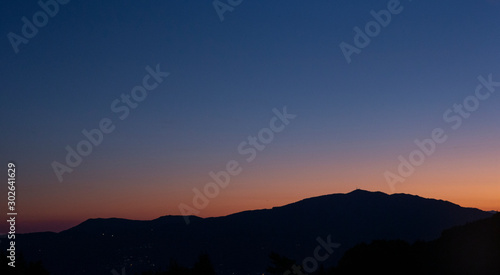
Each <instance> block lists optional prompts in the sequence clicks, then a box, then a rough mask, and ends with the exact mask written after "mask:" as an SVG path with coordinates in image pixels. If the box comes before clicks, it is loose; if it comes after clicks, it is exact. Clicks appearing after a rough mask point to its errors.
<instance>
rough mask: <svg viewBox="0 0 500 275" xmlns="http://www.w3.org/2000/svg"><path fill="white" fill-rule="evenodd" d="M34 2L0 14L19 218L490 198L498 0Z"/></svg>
mask: <svg viewBox="0 0 500 275" xmlns="http://www.w3.org/2000/svg"><path fill="white" fill-rule="evenodd" d="M43 1H44V0H42V3H43ZM46 2H47V3H49V2H50V3H52V6H50V5H48V7H45V9H48V10H49V12H50V13H52V15H49V16H47V15H44V13H43V8H42V7H41V6H40V5H39V4H38V3H37V1H21V2H19V1H8V2H6V3H4V5H3V8H2V10H1V11H0V13H1V16H0V22H1V24H0V30H1V33H2V34H3V38H2V40H1V42H0V52H1V54H0V56H1V58H0V79H1V82H2V92H1V93H0V104H1V106H0V125H1V131H0V141H1V142H0V156H1V159H2V162H1V163H2V165H3V166H4V168H3V169H5V170H7V164H8V163H9V162H13V163H14V164H15V165H16V211H17V213H18V215H17V220H18V222H17V223H18V225H17V230H18V232H34V231H61V230H64V229H67V228H69V227H71V226H74V225H77V224H78V223H81V222H83V221H84V220H86V219H89V218H98V217H101V218H109V217H119V218H127V219H139V220H149V219H154V218H157V217H160V216H164V215H181V214H183V213H187V212H189V211H191V213H192V214H196V215H197V216H200V217H213V216H221V215H228V214H231V213H235V212H239V211H243V210H249V209H263V208H271V207H273V206H280V205H284V204H288V203H291V202H295V201H298V200H301V199H304V198H308V197H313V196H319V195H324V194H331V193H347V192H350V191H352V190H354V189H357V188H360V189H365V190H371V191H382V192H385V193H388V194H392V193H408V194H414V195H419V196H422V197H428V198H436V199H443V200H448V201H451V202H453V203H456V204H459V205H461V206H464V207H475V208H479V209H483V210H497V211H500V200H499V198H500V180H499V178H500V169H499V168H500V121H499V118H500V110H499V109H498V106H499V104H500V94H499V93H498V92H496V93H495V90H500V84H498V83H497V84H495V83H496V82H500V67H499V64H500V48H499V47H498V45H499V44H500V32H499V29H500V17H498V14H499V12H500V1H496V0H481V1H451V0H446V1H410V0H402V1H400V2H399V1H395V0H390V1H385V0H384V1H379V0H377V1H368V0H364V1H348V0H339V1H315V2H310V1H298V0H296V1H286V2H285V1H272V2H269V1H236V0H233V1H227V2H226V1H224V0H220V1H219V2H217V1H216V2H211V1H193V0H192V1H140V2H138V1H130V0H128V1H105V2H98V1H75V0H73V1H69V2H67V3H65V2H64V1H62V0H60V2H57V8H55V5H54V3H56V2H51V1H46ZM63 3H65V4H63ZM214 3H215V5H214ZM231 4H232V6H231ZM372 11H373V12H372ZM374 14H375V17H378V19H379V20H381V21H380V22H381V23H376V22H377V21H376V19H375V17H374ZM377 14H378V15H377ZM387 14H390V19H389V18H388V17H387V16H386V15H387ZM44 16H45V17H44ZM384 16H385V17H384ZM23 18H25V20H23ZM34 20H35V21H37V22H38V23H37V24H38V27H37V26H35V25H32V26H31V27H33V26H34V27H35V28H36V29H37V31H36V33H35V34H33V29H30V26H29V25H30V24H33V21H34ZM44 20H45V21H44ZM26 21H29V22H28V23H26ZM25 25H26V26H25ZM383 25H385V26H383ZM367 26H368V30H367V29H366V27H367ZM357 28H359V31H360V32H362V34H359V32H356V29H357ZM30 31H31V32H30ZM23 32H24V34H23ZM367 32H368V33H370V34H371V36H368V34H367ZM28 36H30V37H28ZM13 37H15V39H14V38H13ZM363 37H364V38H365V39H364V40H363ZM342 45H344V46H343V47H342ZM346 45H348V46H346ZM344 52H346V53H347V54H344ZM167 73H168V74H167ZM481 77H482V78H481ZM144 79H146V81H144ZM480 79H482V80H483V82H481V80H480ZM485 83H486V84H485ZM487 83H490V84H489V85H487ZM146 86H148V87H149V88H148V90H146V89H145V88H144V87H146ZM152 87H154V88H152ZM478 87H479V88H478ZM149 89H150V90H149ZM131 96H135V97H134V98H135V99H137V100H135V99H134V98H132V99H131ZM124 98H125V99H124ZM127 98H128V101H126V100H127ZM481 98H482V99H481ZM127 102H128V103H127ZM457 105H461V106H465V107H460V106H458V107H457ZM132 106H133V107H132ZM460 108H462V109H461V111H460ZM464 108H467V109H464ZM284 112H285V113H288V117H289V118H288V119H286V118H283V116H284V115H283V113H284ZM278 114H281V117H280V115H278ZM292 117H293V118H292ZM272 128H274V130H273V129H272ZM92 129H99V130H96V131H100V133H102V138H100V137H99V134H96V135H95V136H94V138H95V139H94V143H95V144H93V143H90V142H91V140H90V139H89V138H87V137H86V136H85V135H84V134H82V131H84V130H87V131H90V132H92ZM102 129H104V130H105V131H107V132H108V133H104V132H103V130H102ZM111 129H112V130H111ZM270 129H271V130H270ZM278 129H279V130H278ZM433 132H434V133H433ZM94 133H96V132H95V131H94ZM259 133H260V136H259ZM270 135H271V136H270ZM249 137H257V141H256V142H257V143H258V144H257V145H255V146H254V145H251V142H250V140H249V139H248V138H249ZM433 138H434V139H433ZM416 139H418V140H419V141H421V142H423V141H424V140H427V143H425V142H424V144H427V145H426V146H427V147H425V148H427V150H428V151H427V152H424V151H425V150H423V149H419V148H420V147H418V146H417V145H416V144H415V140H416ZM82 141H83V143H82ZM264 141H265V142H264ZM438 141H439V142H438ZM80 143H81V144H82V145H81V148H80V149H82V148H83V149H82V150H83V151H82V152H85V153H86V154H87V153H88V154H87V156H81V155H80V157H81V160H80V161H79V162H80V163H78V164H77V165H74V166H75V167H72V166H70V165H68V162H67V161H66V157H67V154H68V151H67V146H69V147H71V148H72V150H77V149H76V148H77V146H78V144H80ZM89 144H90V145H91V152H90V153H89V151H88V147H85V145H89ZM252 146H253V147H252ZM263 147H264V148H263ZM431 149H432V150H431ZM245 150H246V151H245ZM417 151H419V152H417ZM77 153H78V152H77ZM400 156H401V158H403V159H405V160H409V159H410V156H412V157H413V161H414V163H417V164H418V165H411V163H410V165H411V166H412V168H411V167H410V168H409V167H408V165H406V166H405V165H403V166H405V167H404V168H403V170H402V171H403V173H401V172H400V171H398V168H399V166H401V164H400V163H401V162H402V161H401V158H400ZM422 157H423V158H422ZM70 160H71V159H70ZM73 161H74V163H73V164H75V163H77V162H78V161H77V160H75V159H73ZM232 161H233V162H232ZM54 163H57V164H54ZM228 163H232V164H235V163H236V164H237V167H236V168H238V169H236V168H235V167H232V168H231V169H233V170H232V171H233V172H234V171H236V170H238V171H239V172H238V173H236V172H234V175H230V176H229V178H230V180H229V182H228V183H227V184H226V185H225V186H224V187H222V185H214V184H213V182H214V180H213V179H212V177H211V176H210V172H213V173H218V172H219V171H223V172H224V171H225V173H227V170H231V169H228V168H227V165H228ZM54 165H55V166H56V167H57V169H55V168H54ZM405 169H406V170H405ZM70 170H71V172H68V171H70ZM409 170H411V173H410V172H408V171H409ZM57 171H59V172H57ZM406 172H408V173H406ZM388 174H390V175H391V176H390V177H389V178H390V180H388V179H387V177H388V176H387V175H388ZM58 175H59V176H58ZM390 182H392V183H390ZM210 183H212V184H210ZM2 184H3V185H4V187H0V188H1V189H2V190H3V191H2V194H7V187H8V183H7V179H5V178H4V182H3V183H2ZM214 186H216V187H215V188H216V189H212V191H213V192H215V193H210V194H209V195H210V196H211V197H207V196H206V194H204V193H203V192H205V191H204V190H209V191H210V190H211V189H210V188H213V187H214ZM217 186H218V187H217ZM193 189H195V190H198V191H200V192H202V195H203V196H204V197H205V198H206V199H205V200H203V199H201V200H198V201H197V203H198V204H197V205H198V206H200V207H197V206H196V205H195V204H196V203H194V202H193V199H194V198H196V196H197V195H196V194H197V193H196V191H193ZM214 190H215V191H214ZM212 191H210V192H212ZM207 201H208V203H207ZM0 203H2V205H5V207H1V209H4V210H3V211H6V213H7V196H6V195H2V197H1V198H0ZM204 204H206V205H204ZM180 206H182V207H180ZM182 209H184V210H182ZM186 209H188V210H186ZM183 211H187V212H183ZM2 215H4V214H2ZM6 230H7V223H2V224H1V225H0V233H1V232H6Z"/></svg>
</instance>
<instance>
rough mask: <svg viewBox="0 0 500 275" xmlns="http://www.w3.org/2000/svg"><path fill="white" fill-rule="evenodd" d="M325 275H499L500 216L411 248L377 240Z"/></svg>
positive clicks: (352, 252)
mask: <svg viewBox="0 0 500 275" xmlns="http://www.w3.org/2000/svg"><path fill="white" fill-rule="evenodd" d="M324 274H331V275H348V274H410V275H411V274H415V275H416V274H440V275H441V274H456V275H461V274H463V275H466V274H482V275H489V274H491V275H498V274H500V213H497V214H495V215H494V216H493V217H491V218H486V219H483V220H480V221H476V222H473V223H469V224H467V225H463V226H458V227H454V228H452V229H449V230H445V231H444V232H443V234H442V236H441V237H440V238H439V239H437V240H434V241H430V242H417V243H414V244H413V245H410V244H409V243H407V242H404V241H401V240H393V241H386V240H377V241H374V242H372V243H370V244H369V245H367V244H359V245H356V246H355V247H354V248H352V249H350V250H348V251H347V252H346V253H345V255H344V256H343V257H342V259H341V260H340V261H339V265H338V267H336V268H333V269H332V270H330V271H329V272H325V273H324Z"/></svg>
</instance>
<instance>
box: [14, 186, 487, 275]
mask: <svg viewBox="0 0 500 275" xmlns="http://www.w3.org/2000/svg"><path fill="white" fill-rule="evenodd" d="M490 216H492V214H491V213H488V212H484V211H481V210H478V209H473V208H463V207H460V206H458V205H456V204H453V203H450V202H446V201H441V200H435V199H425V198H421V197H418V196H414V195H407V194H393V195H387V194H384V193H381V192H369V191H363V190H356V191H353V192H351V193H348V194H332V195H325V196H320V197H314V198H309V199H304V200H301V201H298V202H295V203H292V204H288V205H285V206H280V207H274V208H272V209H263V210H253V211H244V212H240V213H235V214H232V215H228V216H224V217H215V218H199V217H194V216H193V217H191V223H190V224H189V225H186V223H185V221H184V218H183V217H182V216H164V217H160V218H158V219H155V220H151V221H135V220H126V219H117V218H113V219H90V220H87V221H85V222H83V223H81V224H79V225H77V226H75V227H73V228H70V229H68V230H65V231H63V232H60V233H31V234H19V235H18V242H16V243H18V249H19V250H20V251H23V252H24V254H25V255H26V258H27V259H29V260H30V261H38V260H41V261H42V262H43V264H44V266H45V267H46V268H47V269H48V270H49V271H50V272H51V273H52V274H55V275H58V274H64V275H66V274H110V270H112V269H116V270H119V269H121V268H122V267H126V269H127V274H134V273H135V272H143V271H145V270H151V269H154V268H166V267H167V265H168V262H169V261H170V260H171V259H174V260H176V261H177V262H178V263H179V264H181V265H183V266H192V265H193V264H194V262H195V261H196V258H197V256H198V255H200V254H204V253H206V254H208V255H210V258H211V261H212V263H213V265H214V269H215V270H216V272H217V274H219V275H224V274H231V273H232V272H237V273H238V274H253V273H255V272H261V273H262V272H263V271H264V270H266V267H267V265H268V263H269V259H268V255H269V254H270V253H271V252H273V251H274V252H276V253H278V254H281V255H286V256H287V257H290V258H293V259H304V258H305V257H307V256H311V254H312V253H313V251H314V248H315V247H316V246H317V240H316V239H317V238H318V237H321V238H326V237H327V236H331V239H332V241H334V242H336V243H339V244H341V246H340V247H339V248H338V249H336V250H335V253H333V254H332V255H331V257H329V258H328V260H326V261H325V262H324V263H323V264H325V265H326V266H328V265H330V266H332V265H335V264H337V262H338V260H339V259H340V257H341V256H342V255H343V253H344V252H345V251H346V250H347V249H349V248H351V247H353V246H354V245H356V244H358V243H362V242H370V241H372V240H377V239H400V240H403V241H406V242H414V241H417V240H422V241H428V240H433V239H436V238H438V237H439V236H440V234H441V232H442V231H443V230H445V229H447V228H451V227H453V226H457V225H463V224H465V223H467V222H472V221H476V220H479V219H483V218H487V217H490Z"/></svg>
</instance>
